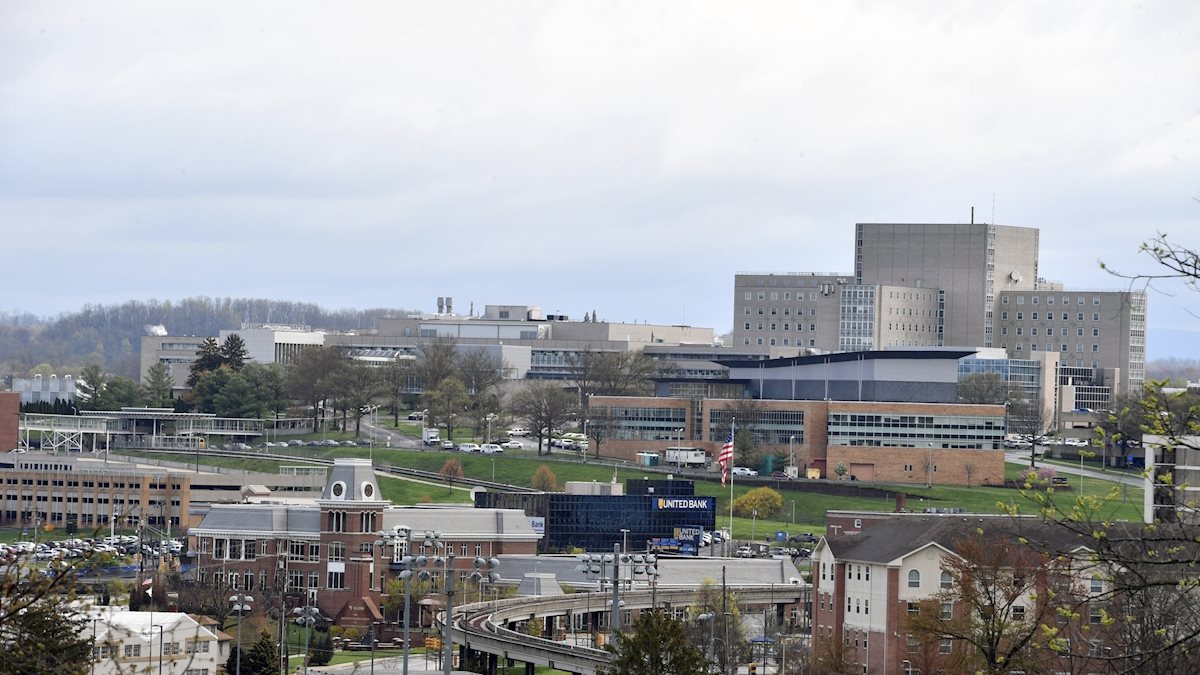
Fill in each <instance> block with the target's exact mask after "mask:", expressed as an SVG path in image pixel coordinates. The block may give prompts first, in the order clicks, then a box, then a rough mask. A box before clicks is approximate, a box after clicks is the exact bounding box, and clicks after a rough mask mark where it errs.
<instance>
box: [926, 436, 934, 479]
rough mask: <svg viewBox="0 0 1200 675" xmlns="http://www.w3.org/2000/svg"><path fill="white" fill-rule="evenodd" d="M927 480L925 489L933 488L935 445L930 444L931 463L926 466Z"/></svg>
mask: <svg viewBox="0 0 1200 675" xmlns="http://www.w3.org/2000/svg"><path fill="white" fill-rule="evenodd" d="M925 472H926V479H925V487H927V488H932V487H933V443H930V444H929V461H928V462H926V465H925Z"/></svg>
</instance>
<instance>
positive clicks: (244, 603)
mask: <svg viewBox="0 0 1200 675" xmlns="http://www.w3.org/2000/svg"><path fill="white" fill-rule="evenodd" d="M229 602H232V603H233V611H235V612H237V615H238V627H237V650H238V651H237V660H236V665H235V666H234V667H235V668H236V670H235V671H234V673H235V675H242V618H243V617H244V616H245V614H246V612H249V611H250V610H251V609H253V607H252V606H251V605H250V603H252V602H254V598H253V597H252V596H249V595H246V594H245V593H238V594H237V595H231V596H229ZM158 660H159V669H160V670H161V669H162V654H159V658H158Z"/></svg>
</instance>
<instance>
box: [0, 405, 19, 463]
mask: <svg viewBox="0 0 1200 675" xmlns="http://www.w3.org/2000/svg"><path fill="white" fill-rule="evenodd" d="M20 440H21V395H20V394H18V393H17V392H15V391H0V452H7V451H8V450H12V449H13V448H15V447H17V443H18V442H19V441H20Z"/></svg>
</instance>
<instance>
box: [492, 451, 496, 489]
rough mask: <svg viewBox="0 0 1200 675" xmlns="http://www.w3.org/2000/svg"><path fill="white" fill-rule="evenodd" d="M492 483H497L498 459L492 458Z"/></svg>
mask: <svg viewBox="0 0 1200 675" xmlns="http://www.w3.org/2000/svg"><path fill="white" fill-rule="evenodd" d="M492 482H493V483H495V482H496V458H495V457H492Z"/></svg>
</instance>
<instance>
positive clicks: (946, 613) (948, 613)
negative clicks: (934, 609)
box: [942, 602, 954, 621]
mask: <svg viewBox="0 0 1200 675" xmlns="http://www.w3.org/2000/svg"><path fill="white" fill-rule="evenodd" d="M953 618H954V603H952V602H943V603H942V620H943V621H949V620H950V619H953Z"/></svg>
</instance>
